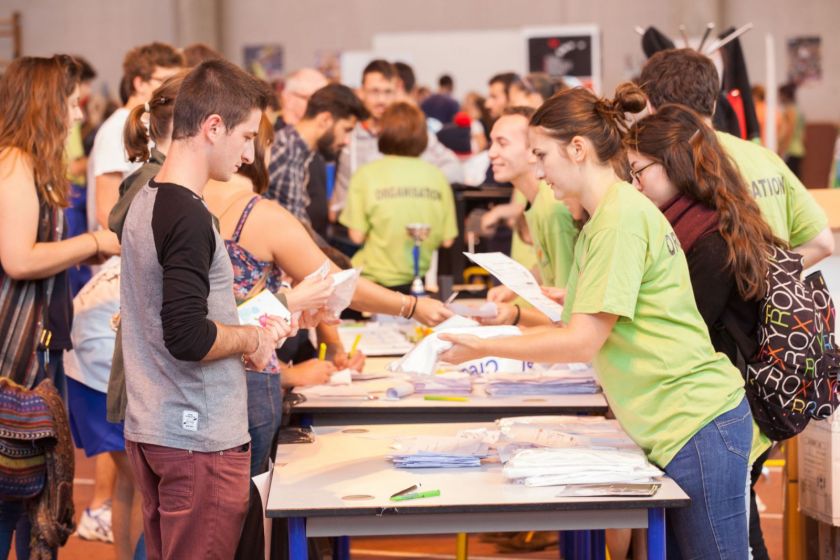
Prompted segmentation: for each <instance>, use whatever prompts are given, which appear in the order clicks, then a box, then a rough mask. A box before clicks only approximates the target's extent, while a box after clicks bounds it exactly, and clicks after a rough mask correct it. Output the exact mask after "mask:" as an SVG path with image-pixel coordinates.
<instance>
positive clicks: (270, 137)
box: [237, 113, 274, 194]
mask: <svg viewBox="0 0 840 560" xmlns="http://www.w3.org/2000/svg"><path fill="white" fill-rule="evenodd" d="M272 142H274V127H273V126H272V125H271V121H270V120H268V117H267V116H265V113H263V115H262V117H260V127H259V128H258V129H257V137H256V138H254V163H246V164H244V165H241V166H240V167H239V170H238V171H237V173H239V174H240V175H244V176H245V177H248V178H249V179H250V180H251V183H252V184H253V185H254V192H255V193H257V194H262V193H264V192H265V191H267V190H268V165H266V163H265V152H266V150H268V149H270V148H271V144H272Z"/></svg>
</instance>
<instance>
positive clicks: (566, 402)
mask: <svg viewBox="0 0 840 560" xmlns="http://www.w3.org/2000/svg"><path fill="white" fill-rule="evenodd" d="M391 361H393V358H369V359H368V360H367V363H366V365H365V372H366V373H368V372H384V371H385V368H386V366H387V365H388V364H389V363H390V362H391ZM401 379H403V377H401V376H399V375H389V377H387V378H384V379H374V380H370V381H354V382H353V387H354V388H356V387H358V388H359V390H360V391H361V392H364V393H366V394H369V395H371V396H373V397H376V398H375V399H368V398H365V397H363V396H358V397H355V396H354V397H324V396H314V395H311V394H308V395H307V396H306V401H305V402H302V403H300V404H297V405H295V406H294V407H293V408H292V414H293V415H299V414H319V413H322V414H341V415H346V416H347V417H348V418H350V419H351V420H352V419H353V417H355V421H353V422H351V423H367V422H369V421H370V418H365V416H367V417H369V416H372V415H379V414H388V413H397V412H402V413H406V412H411V413H419V414H430V413H434V412H447V413H454V414H457V413H461V412H463V413H465V412H468V411H473V412H485V413H490V415H491V416H493V415H496V416H502V415H507V416H511V415H514V414H577V413H587V414H604V413H605V412H606V411H607V400H606V398H605V397H604V394H603V393H596V394H590V395H544V396H533V395H529V396H517V397H488V396H487V394H486V393H485V392H484V384H482V383H476V384H474V386H473V387H474V388H473V394H472V395H471V396H469V397H467V398H468V400H467V401H427V400H425V399H424V395H420V394H414V395H409V396H407V397H404V398H402V399H399V400H386V399H385V398H384V397H385V391H386V390H387V389H388V388H389V387H391V386H392V385H393V384H394V382H395V380H401ZM441 394H445V393H441ZM494 417H495V416H494ZM488 420H489V418H488ZM427 421H435V420H434V419H433V418H429V419H428V420H427Z"/></svg>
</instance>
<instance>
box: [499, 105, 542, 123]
mask: <svg viewBox="0 0 840 560" xmlns="http://www.w3.org/2000/svg"><path fill="white" fill-rule="evenodd" d="M536 112H537V110H536V109H534V108H533V107H525V106H522V105H518V106H516V107H507V108H506V109H505V110H504V111H502V116H503V117H509V116H513V115H519V116H520V117H525V118H526V119H527V120H528V121H529V122H530V121H531V117H533V116H534V113H536Z"/></svg>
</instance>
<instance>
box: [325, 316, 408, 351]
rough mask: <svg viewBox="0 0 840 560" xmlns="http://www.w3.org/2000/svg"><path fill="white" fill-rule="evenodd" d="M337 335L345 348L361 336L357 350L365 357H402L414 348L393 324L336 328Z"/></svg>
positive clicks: (402, 332) (372, 323)
mask: <svg viewBox="0 0 840 560" xmlns="http://www.w3.org/2000/svg"><path fill="white" fill-rule="evenodd" d="M338 335H339V337H340V338H341V343H342V344H343V345H344V347H345V348H351V347H352V346H353V342H354V341H355V340H356V336H358V335H361V337H362V338H361V339H360V340H359V346H358V350H359V351H361V352H363V353H364V354H365V356H370V357H373V356H402V355H403V354H405V353H406V352H408V351H409V350H411V348H412V347H413V346H414V345H413V344H412V343H411V341H409V340H408V338H407V337H406V335H405V331H404V330H403V328H402V327H401V326H400V325H398V324H394V323H375V322H370V323H366V324H363V325H359V324H351V325H341V326H340V327H338Z"/></svg>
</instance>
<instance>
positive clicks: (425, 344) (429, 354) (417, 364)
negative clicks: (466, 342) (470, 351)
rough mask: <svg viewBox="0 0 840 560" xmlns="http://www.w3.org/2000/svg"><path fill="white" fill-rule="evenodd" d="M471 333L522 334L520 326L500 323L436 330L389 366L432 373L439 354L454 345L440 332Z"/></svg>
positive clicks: (393, 369) (392, 368)
mask: <svg viewBox="0 0 840 560" xmlns="http://www.w3.org/2000/svg"><path fill="white" fill-rule="evenodd" d="M442 333H447V334H471V335H475V336H478V337H480V338H492V337H497V336H516V335H520V334H522V332H521V331H520V330H519V327H513V326H510V325H498V326H492V327H466V328H456V329H447V330H445V331H440V332H435V333H432V334H430V335H429V336H427V337H426V338H424V339H423V340H421V341H420V342H419V343H418V344H417V346H415V347H414V348H412V349H411V351H410V352H409V353H408V354H406V355H405V356H403V357H402V358H401V359H399V360H397V361H396V362H394V363H392V364H391V365H390V366H388V368H389V369H390V370H391V371H398V372H403V373H417V374H421V375H431V374H432V373H434V371H435V368H436V367H437V363H438V354H440V353H441V352H443V351H445V350H448V349H449V348H451V347H452V343H450V342H446V341H443V340H440V339H439V338H438V335H439V334H442Z"/></svg>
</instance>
